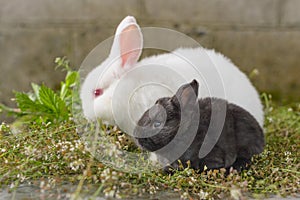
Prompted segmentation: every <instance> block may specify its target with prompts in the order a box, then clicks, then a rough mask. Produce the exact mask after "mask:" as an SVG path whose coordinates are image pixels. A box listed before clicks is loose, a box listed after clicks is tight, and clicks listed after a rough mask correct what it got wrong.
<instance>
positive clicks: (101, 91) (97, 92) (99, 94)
mask: <svg viewBox="0 0 300 200" xmlns="http://www.w3.org/2000/svg"><path fill="white" fill-rule="evenodd" d="M102 94H103V90H102V89H96V90H94V97H99V96H101V95H102Z"/></svg>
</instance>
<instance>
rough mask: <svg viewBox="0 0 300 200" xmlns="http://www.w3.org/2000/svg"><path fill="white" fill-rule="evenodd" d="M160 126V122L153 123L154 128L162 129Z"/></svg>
mask: <svg viewBox="0 0 300 200" xmlns="http://www.w3.org/2000/svg"><path fill="white" fill-rule="evenodd" d="M160 125H161V122H159V121H155V122H154V123H153V126H154V127H155V128H158V127H160Z"/></svg>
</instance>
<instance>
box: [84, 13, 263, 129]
mask: <svg viewBox="0 0 300 200" xmlns="http://www.w3.org/2000/svg"><path fill="white" fill-rule="evenodd" d="M132 24H134V25H136V26H137V30H138V31H140V30H139V27H138V25H137V24H136V21H135V19H134V18H133V17H126V18H125V19H124V20H123V21H122V22H121V24H120V25H119V26H118V29H117V32H116V37H115V39H114V43H113V46H112V49H111V54H110V56H109V57H108V58H107V59H106V60H105V61H104V62H103V63H102V64H101V65H99V66H98V67H96V68H95V69H94V70H92V71H91V72H90V73H89V74H88V76H87V77H86V79H85V81H84V83H83V85H82V88H81V93H80V97H81V100H82V107H83V111H84V115H85V116H86V118H88V119H89V120H95V119H96V118H101V119H103V120H104V121H107V122H108V123H110V124H115V123H117V124H118V125H119V127H120V128H121V129H122V130H123V131H125V132H127V133H129V134H130V133H132V132H133V129H134V127H135V125H136V124H135V123H136V122H137V120H138V119H139V118H140V117H141V115H142V114H143V113H144V112H145V111H146V110H147V109H148V108H149V107H150V106H151V105H153V104H154V102H155V101H156V100H157V99H158V98H160V97H166V96H171V95H173V94H174V93H175V91H177V89H178V88H179V87H180V86H181V85H182V84H186V83H187V82H190V81H191V80H192V79H197V81H198V82H199V85H200V90H199V91H200V92H199V97H208V96H211V97H219V98H223V99H226V100H228V101H229V102H230V103H235V104H236V105H239V106H241V107H242V108H244V109H245V110H247V111H248V112H250V113H251V114H252V115H253V116H254V117H255V118H256V120H257V121H258V123H259V124H260V125H261V126H263V120H264V114H263V107H262V104H261V102H260V99H259V96H258V93H257V91H256V90H255V88H254V87H253V85H252V84H251V82H250V81H249V79H248V78H247V77H246V76H245V74H244V73H242V72H241V71H240V70H239V69H238V68H237V67H236V66H235V65H234V64H233V63H232V62H231V61H230V60H229V59H228V58H226V57H225V56H223V55H222V54H220V53H216V52H215V51H214V50H208V49H205V48H179V49H176V50H175V51H173V52H171V53H168V54H161V55H157V56H152V57H148V58H145V59H143V60H141V61H140V62H137V63H135V64H133V65H132V66H125V67H121V58H120V57H122V55H120V47H119V43H120V41H119V34H120V33H122V30H123V29H125V28H126V27H127V26H129V25H132ZM140 35H141V34H140ZM141 37H142V35H141ZM140 41H142V39H141V40H140ZM128 51H130V49H129V50H128ZM139 55H140V54H139ZM139 55H138V56H139ZM136 60H137V59H136ZM151 70H152V71H151ZM158 72H159V73H158ZM147 81H148V82H153V83H159V85H157V84H153V85H151V86H147V87H141V88H138V90H137V91H135V92H133V90H134V89H136V87H138V86H141V85H143V84H144V83H147ZM119 83H120V84H119ZM95 88H103V89H104V94H103V95H102V96H100V97H98V98H95V99H94V97H93V91H94V89H95ZM132 94H134V95H133V96H132ZM127 100H129V102H128V101H127ZM128 112H130V113H128Z"/></svg>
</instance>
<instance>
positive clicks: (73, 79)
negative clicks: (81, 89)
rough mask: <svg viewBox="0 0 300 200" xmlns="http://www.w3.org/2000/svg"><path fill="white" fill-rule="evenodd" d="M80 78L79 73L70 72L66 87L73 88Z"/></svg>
mask: <svg viewBox="0 0 300 200" xmlns="http://www.w3.org/2000/svg"><path fill="white" fill-rule="evenodd" d="M78 78H79V75H78V72H76V71H69V72H68V73H67V76H66V85H67V86H68V87H73V86H74V85H75V84H77V82H78Z"/></svg>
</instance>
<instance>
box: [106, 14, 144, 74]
mask: <svg viewBox="0 0 300 200" xmlns="http://www.w3.org/2000/svg"><path fill="white" fill-rule="evenodd" d="M142 49H143V36H142V33H141V30H140V27H139V25H138V24H137V23H136V20H135V18H134V17H132V16H127V17H125V18H124V19H123V20H122V21H121V23H120V24H119V26H118V28H117V31H116V34H115V38H114V42H113V46H112V48H111V52H110V56H111V57H112V58H113V59H115V58H120V59H121V61H122V62H121V67H122V68H124V67H126V68H130V67H131V66H133V65H134V64H135V63H136V62H137V61H138V59H139V57H140V55H141V53H142Z"/></svg>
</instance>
